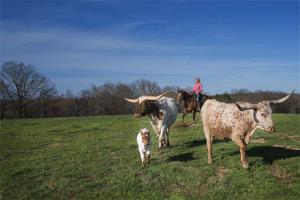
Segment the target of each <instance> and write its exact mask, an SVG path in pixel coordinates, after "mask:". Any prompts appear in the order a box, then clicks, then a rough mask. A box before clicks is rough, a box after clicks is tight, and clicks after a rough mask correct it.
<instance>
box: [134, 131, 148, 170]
mask: <svg viewBox="0 0 300 200" xmlns="http://www.w3.org/2000/svg"><path fill="white" fill-rule="evenodd" d="M136 141H137V144H138V148H139V152H140V156H141V160H142V166H144V165H145V164H146V163H148V164H150V150H151V142H150V131H149V130H148V129H146V128H143V129H141V130H140V132H139V133H138V135H137V137H136Z"/></svg>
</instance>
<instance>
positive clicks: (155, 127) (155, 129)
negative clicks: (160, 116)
mask: <svg viewBox="0 0 300 200" xmlns="http://www.w3.org/2000/svg"><path fill="white" fill-rule="evenodd" d="M150 123H151V126H152V128H153V130H154V132H155V133H156V135H157V137H159V130H158V128H157V124H155V123H154V122H152V120H150Z"/></svg>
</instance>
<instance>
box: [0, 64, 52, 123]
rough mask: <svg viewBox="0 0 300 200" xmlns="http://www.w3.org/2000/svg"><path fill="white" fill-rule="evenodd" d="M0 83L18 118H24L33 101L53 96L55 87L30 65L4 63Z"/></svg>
mask: <svg viewBox="0 0 300 200" xmlns="http://www.w3.org/2000/svg"><path fill="white" fill-rule="evenodd" d="M1 82H3V86H4V91H5V92H6V93H7V95H8V97H9V98H10V100H12V101H15V103H16V104H17V109H18V114H19V117H24V116H25V117H26V114H27V112H26V111H27V109H26V108H27V105H28V104H29V103H30V102H31V101H32V100H34V99H36V98H39V97H43V96H49V95H54V94H55V93H56V90H55V86H54V85H53V84H51V83H50V81H49V80H48V79H47V78H46V77H45V76H43V75H41V74H40V73H38V72H37V71H36V70H35V68H34V67H33V66H32V65H26V64H24V63H17V62H14V61H10V62H6V63H4V64H3V65H2V67H1Z"/></svg>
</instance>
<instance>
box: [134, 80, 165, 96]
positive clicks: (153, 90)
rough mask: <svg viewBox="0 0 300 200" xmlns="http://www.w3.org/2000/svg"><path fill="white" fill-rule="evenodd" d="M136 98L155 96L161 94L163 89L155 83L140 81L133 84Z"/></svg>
mask: <svg viewBox="0 0 300 200" xmlns="http://www.w3.org/2000/svg"><path fill="white" fill-rule="evenodd" d="M131 87H132V89H133V91H134V93H135V96H142V95H153V94H158V93H160V92H161V87H160V86H159V85H158V84H157V83H156V82H153V81H149V80H145V79H139V80H137V81H135V82H133V83H132V86H131Z"/></svg>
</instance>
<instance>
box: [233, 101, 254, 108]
mask: <svg viewBox="0 0 300 200" xmlns="http://www.w3.org/2000/svg"><path fill="white" fill-rule="evenodd" d="M234 104H235V105H236V106H237V107H238V108H239V109H240V110H248V109H254V110H257V109H258V107H257V105H256V104H252V103H245V102H235V103H234Z"/></svg>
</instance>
